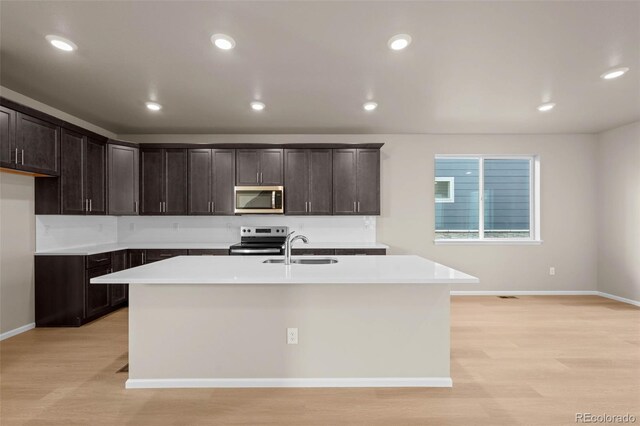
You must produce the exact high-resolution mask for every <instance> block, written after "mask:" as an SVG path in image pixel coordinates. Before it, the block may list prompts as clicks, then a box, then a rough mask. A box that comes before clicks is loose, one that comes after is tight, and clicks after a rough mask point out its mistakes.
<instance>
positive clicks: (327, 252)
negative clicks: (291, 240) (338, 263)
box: [291, 248, 336, 256]
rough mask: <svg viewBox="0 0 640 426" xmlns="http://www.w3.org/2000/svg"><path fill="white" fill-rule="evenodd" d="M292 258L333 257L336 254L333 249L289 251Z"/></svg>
mask: <svg viewBox="0 0 640 426" xmlns="http://www.w3.org/2000/svg"><path fill="white" fill-rule="evenodd" d="M291 254H292V255H294V256H333V255H334V254H336V251H335V250H334V249H295V248H294V249H291Z"/></svg>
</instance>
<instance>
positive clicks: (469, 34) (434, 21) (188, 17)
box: [0, 0, 640, 134]
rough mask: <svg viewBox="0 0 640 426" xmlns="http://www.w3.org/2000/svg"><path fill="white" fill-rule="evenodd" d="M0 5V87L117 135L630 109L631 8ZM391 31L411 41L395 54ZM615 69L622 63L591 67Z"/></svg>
mask: <svg viewBox="0 0 640 426" xmlns="http://www.w3.org/2000/svg"><path fill="white" fill-rule="evenodd" d="M0 15H1V17H0V19H1V21H0V37H1V38H0V54H1V56H0V84H1V85H2V86H4V87H7V88H9V89H12V90H15V91H17V92H20V93H22V94H24V95H26V96H29V97H32V98H34V99H36V100H38V101H41V102H44V103H46V104H48V105H50V106H52V107H55V108H58V109H61V110H63V111H65V112H67V113H70V114H73V115H75V116H77V117H79V118H82V119H85V120H87V121H90V122H92V123H94V124H97V125H100V126H102V127H104V128H106V129H108V130H111V131H112V132H116V133H120V134H124V133H128V134H132V133H593V132H598V131H601V130H604V129H608V128H611V127H615V126H617V125H620V124H624V123H628V122H631V121H634V120H637V119H639V118H640V2H616V1H601V2H577V1H573V2H398V1H387V2H383V1H379V2H330V1H326V2H311V1H300V2H270V1H260V2H245V1H233V2H166V1H161V2H148V1H147V2H142V1H140V2H126V1H120V2H116V1H110V2H96V1H78V2H64V1H58V2H54V1H43V2H39V1H5V0H3V1H2V2H1V3H0ZM214 33H225V34H228V35H230V36H232V37H233V38H234V39H235V41H236V43H237V45H236V48H235V49H233V50H230V51H222V50H219V49H217V48H215V47H214V46H213V45H212V44H211V42H210V37H211V35H212V34H214ZM398 33H408V34H410V35H411V36H412V38H413V42H412V43H411V45H410V46H409V47H408V48H407V49H405V50H403V51H392V50H390V49H389V48H388V47H387V41H388V39H389V38H390V37H391V36H393V35H395V34H398ZM47 34H56V35H60V36H64V37H67V38H69V39H70V40H72V41H73V42H75V43H76V44H77V45H78V50H77V51H76V52H73V53H67V52H62V51H59V50H57V49H54V48H52V47H51V46H50V45H49V44H48V43H47V42H46V40H45V38H44V37H45V35H47ZM615 66H626V67H630V68H631V70H630V71H629V72H628V73H627V74H626V75H625V76H623V77H621V78H619V79H617V80H611V81H604V80H602V79H601V78H600V77H599V76H600V75H601V74H602V73H603V72H604V71H606V70H607V69H609V68H612V67H615ZM254 99H259V100H262V101H263V102H264V103H266V105H267V107H266V109H265V110H264V111H261V112H255V111H252V110H251V108H250V107H249V103H250V102H251V101H252V100H254ZM149 100H155V101H157V102H159V103H161V104H162V105H163V109H162V110H161V111H159V112H157V113H153V112H151V111H148V110H147V109H146V108H145V102H146V101H149ZM367 100H375V101H376V102H377V103H378V104H379V107H378V109H377V110H375V111H372V112H366V111H364V110H363V108H362V104H363V103H364V102H365V101H367ZM545 101H553V102H555V103H556V104H557V105H556V108H555V109H554V110H553V111H551V112H547V113H540V112H538V111H537V110H536V107H537V106H538V105H539V104H540V103H542V102H545Z"/></svg>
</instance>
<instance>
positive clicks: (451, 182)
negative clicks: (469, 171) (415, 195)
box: [434, 177, 456, 203]
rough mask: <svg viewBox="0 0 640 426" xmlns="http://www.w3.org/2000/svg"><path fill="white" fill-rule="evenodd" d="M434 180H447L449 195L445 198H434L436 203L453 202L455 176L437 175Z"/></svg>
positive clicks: (454, 198)
mask: <svg viewBox="0 0 640 426" xmlns="http://www.w3.org/2000/svg"><path fill="white" fill-rule="evenodd" d="M435 181H436V182H449V196H448V197H447V198H436V203H453V202H455V200H456V189H455V178H454V177H437V178H436V180H435ZM434 198H435V194H434Z"/></svg>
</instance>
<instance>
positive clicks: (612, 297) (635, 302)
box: [598, 291, 640, 306]
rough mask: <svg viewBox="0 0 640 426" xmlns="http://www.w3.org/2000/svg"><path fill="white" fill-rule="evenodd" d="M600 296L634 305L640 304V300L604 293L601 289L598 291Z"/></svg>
mask: <svg viewBox="0 0 640 426" xmlns="http://www.w3.org/2000/svg"><path fill="white" fill-rule="evenodd" d="M598 296H602V297H606V298H607V299H613V300H617V301H618V302H622V303H628V304H630V305H634V306H640V301H638V300H633V299H627V298H626V297H620V296H614V295H613V294H609V293H603V292H601V291H599V292H598Z"/></svg>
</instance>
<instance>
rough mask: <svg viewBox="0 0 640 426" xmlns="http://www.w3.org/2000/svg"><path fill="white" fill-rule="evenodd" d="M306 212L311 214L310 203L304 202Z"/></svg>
mask: <svg viewBox="0 0 640 426" xmlns="http://www.w3.org/2000/svg"><path fill="white" fill-rule="evenodd" d="M304 212H305V213H308V212H309V202H308V201H305V202H304Z"/></svg>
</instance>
